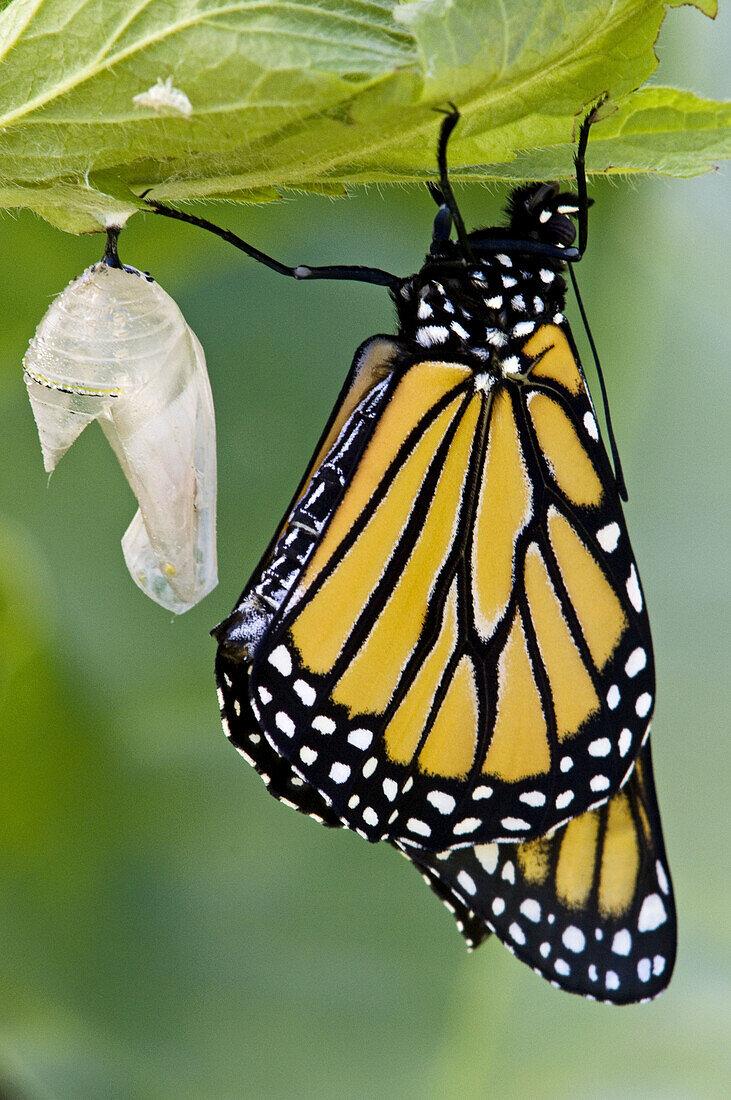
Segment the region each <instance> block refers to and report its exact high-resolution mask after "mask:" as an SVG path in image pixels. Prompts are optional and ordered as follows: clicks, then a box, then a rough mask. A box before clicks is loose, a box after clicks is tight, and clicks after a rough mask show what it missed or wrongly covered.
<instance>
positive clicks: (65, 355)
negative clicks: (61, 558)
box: [24, 229, 218, 614]
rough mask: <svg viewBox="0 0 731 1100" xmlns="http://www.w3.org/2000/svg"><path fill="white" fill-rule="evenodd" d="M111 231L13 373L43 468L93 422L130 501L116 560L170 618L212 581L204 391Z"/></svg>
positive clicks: (196, 364) (212, 442)
mask: <svg viewBox="0 0 731 1100" xmlns="http://www.w3.org/2000/svg"><path fill="white" fill-rule="evenodd" d="M117 235H118V230H116V229H111V230H109V231H108V244H107V250H106V252H105V254H104V258H103V259H102V261H101V262H100V263H97V264H93V265H92V266H91V267H89V268H87V270H86V271H84V272H83V274H82V275H80V276H79V277H78V278H77V279H75V280H74V281H73V282H72V283H70V284H69V286H67V287H66V289H65V290H64V291H63V292H62V293H61V294H60V295H59V296H58V297H57V298H56V299H55V300H54V301H53V303H52V304H51V306H50V308H49V310H48V312H47V313H46V315H45V317H44V318H43V320H42V321H41V323H40V324H39V326H38V328H37V330H36V334H35V336H34V338H33V339H32V340H31V342H30V347H29V348H28V351H27V353H26V356H25V359H24V367H25V381H26V385H27V387H28V394H29V397H30V403H31V407H32V409H33V415H34V417H35V421H36V425H37V427H38V434H39V436H40V441H41V448H42V451H43V463H44V466H45V468H46V470H48V471H49V472H50V471H51V470H53V469H54V468H55V466H56V464H57V463H58V461H59V459H60V458H62V456H63V455H64V454H65V452H66V451H67V450H68V448H69V447H70V446H71V444H72V443H73V442H74V440H75V439H76V438H77V437H78V436H79V435H80V434H81V432H82V431H83V430H84V428H85V427H86V425H87V424H89V423H91V421H92V420H98V421H99V424H100V425H101V427H102V430H103V431H104V434H105V435H106V437H107V439H108V440H109V443H110V444H111V446H112V448H113V450H114V453H115V454H116V456H117V458H118V459H119V463H120V465H121V467H122V469H123V471H124V473H125V476H126V478H127V480H128V481H129V483H130V485H131V487H132V490H133V492H134V494H135V496H136V497H137V500H138V501H139V509H138V511H137V512H136V514H135V516H134V518H133V520H132V522H131V523H130V525H129V527H128V528H127V531H126V532H125V534H124V537H123V538H122V550H123V552H124V557H125V561H126V563H127V568H128V569H129V571H130V574H131V575H132V578H133V580H134V581H135V583H136V584H137V585H139V587H140V588H141V589H142V591H143V592H145V593H146V594H147V595H148V596H150V597H151V598H152V599H153V600H155V601H156V602H157V603H159V604H161V605H162V606H163V607H165V608H168V609H169V610H170V611H174V612H176V613H177V614H181V613H182V612H183V611H187V610H188V609H189V608H190V607H193V606H194V605H195V604H196V603H198V602H199V600H201V599H203V597H204V596H205V595H207V593H208V592H210V591H211V589H212V588H214V587H215V586H216V584H217V582H218V576H217V569H216V428H215V419H214V412H213V398H212V396H211V387H210V383H209V381H208V374H207V371H206V361H205V356H204V354H203V349H202V348H201V345H200V343H199V342H198V339H197V337H196V336H195V333H194V332H192V331H191V329H190V328H189V327H188V325H187V323H186V321H185V318H184V317H183V315H182V313H181V312H180V310H179V309H178V307H177V305H176V304H175V302H174V301H173V300H172V298H171V297H170V296H169V295H168V294H166V293H165V291H164V290H163V289H162V288H161V287H159V286H158V285H157V283H156V282H154V280H153V279H151V278H150V276H149V275H146V274H144V273H142V272H140V271H137V270H136V269H135V268H133V267H126V266H122V265H121V264H120V263H119V259H118V257H117V251H116V238H117Z"/></svg>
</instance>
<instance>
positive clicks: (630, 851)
mask: <svg viewBox="0 0 731 1100" xmlns="http://www.w3.org/2000/svg"><path fill="white" fill-rule="evenodd" d="M405 854H406V855H408V857H409V858H410V859H411V860H412V861H413V862H414V864H415V866H416V867H417V868H418V869H419V870H420V871H421V872H422V874H423V875H424V877H425V878H426V880H427V882H428V883H429V885H430V886H431V887H432V889H433V890H434V891H435V892H436V893H437V895H438V896H439V897H440V898H442V900H444V901H445V904H447V906H448V908H449V909H450V910H451V911H452V912H455V915H456V916H457V920H458V924H459V925H460V930H461V931H462V933H463V935H464V936H465V938H466V939H467V941H468V943H469V944H470V945H471V946H473V947H474V946H477V945H478V944H479V943H480V942H481V941H482V939H483V938H484V936H485V935H487V934H489V933H490V932H494V933H495V934H496V935H497V936H498V937H499V938H500V939H501V940H502V941H503V942H504V943H505V945H506V946H507V947H508V948H509V949H510V951H512V953H513V954H514V955H516V956H517V958H519V959H520V960H521V961H522V962H525V963H527V964H528V965H529V966H530V967H532V968H533V969H534V970H535V971H536V972H537V973H538V974H540V975H541V976H542V977H544V978H547V979H548V980H549V981H551V982H553V983H554V984H555V985H557V986H559V987H560V988H561V989H565V990H567V991H569V992H571V993H580V994H583V995H584V996H590V997H593V998H595V999H596V1000H600V1001H611V1002H613V1003H615V1004H633V1003H636V1002H638V1001H645V1000H649V999H651V998H652V997H656V996H657V995H658V994H659V993H661V992H662V991H663V990H664V989H665V988H666V986H667V985H668V983H669V982H670V977H671V975H672V971H673V965H674V962H675V947H676V936H677V927H676V920H675V905H674V901H673V891H672V883H671V880H670V872H669V870H668V863H667V859H666V856H665V848H664V844H663V837H662V828H661V825H660V815H659V811H658V806H657V799H656V796H655V787H654V782H653V775H652V760H651V756H650V743H649V740H648V741H647V742H646V744H645V747H644V748H643V749H642V751H641V754H640V757H639V760H638V762H637V764H636V766H635V769H634V771H633V772H632V775H631V776H630V778H629V780H628V782H627V784H626V785H625V786H624V787H623V788H622V790H621V791H619V792H618V793H617V794H615V795H613V796H612V798H611V799H610V800H609V801H608V802H606V803H605V804H604V805H603V806H602V807H600V808H599V809H596V810H590V811H587V812H586V813H584V814H581V815H580V816H579V817H576V818H574V819H573V820H572V821H570V822H569V823H568V825H564V826H563V827H562V828H561V829H559V830H558V831H557V832H555V833H554V834H553V835H552V836H551V837H550V838H549V837H542V838H539V839H537V840H533V841H529V842H528V843H525V844H483V845H478V846H476V847H474V848H461V849H459V850H458V851H451V852H444V853H441V854H439V855H435V854H434V853H424V852H421V853H415V852H414V851H413V849H409V850H408V851H407V852H406V853H405Z"/></svg>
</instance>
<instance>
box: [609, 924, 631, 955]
mask: <svg viewBox="0 0 731 1100" xmlns="http://www.w3.org/2000/svg"><path fill="white" fill-rule="evenodd" d="M631 950H632V936H631V935H630V932H629V929H628V928H620V930H619V932H615V934H614V939H613V940H612V951H613V952H614V954H615V955H629V953H630V951H631Z"/></svg>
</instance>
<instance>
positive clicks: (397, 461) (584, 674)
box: [219, 319, 654, 850]
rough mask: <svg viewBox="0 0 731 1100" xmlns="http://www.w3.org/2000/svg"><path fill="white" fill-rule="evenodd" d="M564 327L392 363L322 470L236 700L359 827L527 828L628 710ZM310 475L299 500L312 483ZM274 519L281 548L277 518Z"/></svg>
mask: <svg viewBox="0 0 731 1100" xmlns="http://www.w3.org/2000/svg"><path fill="white" fill-rule="evenodd" d="M561 321H562V323H561V324H557V323H552V324H545V325H543V326H540V327H539V328H537V329H536V331H535V333H534V335H533V336H532V337H531V338H530V339H529V340H521V341H520V346H519V348H518V349H517V352H516V354H515V355H513V356H512V357H509V358H510V359H512V360H513V361H514V362H507V367H506V369H505V371H504V374H503V377H502V379H501V380H497V381H496V380H495V379H493V378H491V377H488V375H486V374H480V373H479V372H477V371H476V370H475V369H474V367H473V366H471V365H470V364H467V363H463V362H460V361H455V362H450V361H445V362H442V361H439V360H430V359H425V358H421V359H418V360H417V361H415V362H414V361H412V362H409V361H408V358H405V361H402V364H401V365H400V367H399V369H398V370H396V371H394V373H393V375H392V376H391V377H389V378H388V379H387V380H385V381H383V382H381V383H379V386H380V387H381V388H380V391H379V392H378V393H376V391H377V390H378V386H374V387H373V389H372V390H371V391H367V392H366V393H365V396H364V397H363V398H362V400H361V406H359V407H358V408H356V410H355V412H354V413H353V414H351V419H350V420H346V422H345V425H344V427H343V429H342V431H341V436H340V437H339V438H338V439H337V440H336V441H335V442H334V443H333V446H332V449H331V451H330V452H329V455H328V457H327V459H326V460H324V461H323V462H322V463H321V465H322V466H328V467H329V468H332V469H336V470H340V471H342V469H343V468H344V467H347V468H348V477H347V483H345V484H343V486H342V488H340V487H338V488H337V492H334V493H332V494H331V498H330V500H331V510H330V511H329V513H327V514H325V513H323V514H322V515H321V516H320V525H319V529H317V530H316V529H315V528H314V527H313V528H312V531H311V532H310V533H311V535H312V541H311V543H310V544H309V545H308V546H307V547H306V549H305V552H304V554H303V556H302V558H301V560H299V561H298V562H297V563H296V565H295V566H293V573H292V580H291V583H290V584H289V587H288V590H287V592H286V594H285V595H284V596H283V598H282V599H281V604H280V606H279V607H278V608H277V609H276V610H275V612H274V616H273V618H272V621H271V624H270V625H269V626H268V628H267V630H266V632H265V634H264V637H263V638H262V642H261V645H260V646H259V647H258V648H257V650H256V653H255V655H254V662H253V668H252V673H251V678H250V689H251V702H252V706H253V707H254V710H255V713H258V715H259V721H260V723H261V726H262V729H263V731H264V733H265V734H266V736H267V737H268V738H269V740H270V742H271V743H272V745H274V747H275V748H276V750H277V751H278V752H279V753H280V754H282V755H284V756H286V757H287V758H288V759H289V760H290V761H291V762H292V763H293V765H294V766H295V767H296V769H297V770H298V771H300V772H301V774H302V775H303V777H304V778H305V779H306V780H307V782H308V783H310V784H311V785H312V786H314V787H315V788H317V789H318V790H319V791H321V792H322V794H323V795H324V797H325V799H326V801H328V802H330V803H331V804H332V806H333V810H334V812H335V813H336V814H337V815H338V816H339V817H340V818H341V820H343V822H344V823H345V824H347V825H348V826H349V827H352V828H354V829H356V830H357V831H358V832H360V833H361V834H362V835H365V836H367V837H368V838H369V839H373V840H376V839H383V838H387V839H395V840H397V841H399V840H404V841H405V842H406V843H412V844H413V843H416V844H420V845H422V846H423V847H424V848H426V849H427V850H441V849H444V848H447V847H455V846H458V845H471V844H473V843H475V842H478V841H492V840H496V839H499V840H508V839H513V838H516V839H527V838H530V837H532V836H538V835H542V834H543V833H545V832H546V831H548V830H549V829H551V828H554V827H555V826H557V825H558V824H560V823H561V822H562V821H564V820H566V819H567V818H568V817H569V816H573V815H575V814H577V813H580V812H583V811H584V810H586V809H587V808H588V807H589V806H591V805H593V804H596V803H599V802H601V801H603V800H606V799H607V798H608V797H609V796H610V795H611V794H612V792H613V791H615V790H617V789H618V788H619V785H620V783H621V781H622V779H623V778H624V777H625V775H626V774H627V771H628V770H629V768H630V767H631V764H632V761H633V759H634V757H635V754H636V753H637V751H638V749H639V745H640V744H641V741H642V737H643V736H644V733H645V730H646V728H647V725H648V723H649V719H650V715H651V710H652V699H653V694H654V685H653V682H652V650H651V642H650V635H649V627H648V625H647V618H646V614H645V611H644V606H643V603H642V595H641V590H640V588H639V580H638V579H637V572H636V567H635V566H634V562H633V559H632V555H631V550H630V547H629V542H628V539H627V534H626V528H625V525H624V520H623V516H622V512H621V506H620V503H619V499H618V496H617V493H616V489H615V487H614V482H613V480H612V477H611V470H610V468H609V464H608V461H607V458H606V455H605V452H604V449H603V446H602V444H601V442H600V440H599V437H598V430H597V429H596V420H595V419H594V413H593V408H592V405H591V401H590V398H589V396H588V391H587V389H586V385H585V382H584V379H583V374H582V372H581V368H580V366H579V364H578V359H577V357H576V353H575V350H574V348H573V344H572V343H571V342H570V334H568V326H567V325H566V324H565V322H563V319H561ZM534 327H535V326H534ZM504 362H505V361H504ZM510 372H512V374H514V375H515V377H513V376H512V374H511V373H510ZM374 394H375V397H374ZM376 398H377V400H376ZM363 405H367V406H369V411H368V412H367V414H366V415H365V417H364V416H363V415H362V414H361V413H360V412H359V408H362V406H363ZM359 416H360V420H361V422H365V423H366V424H367V432H362V433H361V435H363V436H364V437H365V436H366V435H367V438H365V441H362V440H361V442H360V443H359V447H360V450H359V452H358V456H357V459H356V460H355V461H353V458H352V456H353V452H354V448H353V446H352V444H351V440H350V436H352V435H353V432H352V431H351V428H352V421H353V418H355V419H356V420H357V418H358V417H359ZM349 426H350V427H349ZM348 462H350V465H349V466H348ZM317 476H318V474H317V470H315V472H314V473H313V475H312V478H311V481H310V484H309V487H305V489H304V491H303V492H302V494H301V497H300V500H299V503H298V505H297V507H298V508H300V510H304V512H308V511H312V510H313V507H314V505H315V504H316V503H319V504H322V502H323V501H326V500H327V499H328V494H327V492H326V491H325V489H323V488H322V486H321V485H320V484H319V483H317ZM338 494H339V495H338ZM283 530H284V531H285V534H283V535H282V540H284V539H285V538H290V539H291V540H293V541H295V540H299V541H302V525H301V523H300V522H299V521H298V520H297V519H296V518H295V513H294V512H293V513H292V514H291V515H290V522H289V528H287V525H285V528H284V529H283ZM280 546H281V540H280ZM275 553H276V551H275ZM219 637H220V635H219Z"/></svg>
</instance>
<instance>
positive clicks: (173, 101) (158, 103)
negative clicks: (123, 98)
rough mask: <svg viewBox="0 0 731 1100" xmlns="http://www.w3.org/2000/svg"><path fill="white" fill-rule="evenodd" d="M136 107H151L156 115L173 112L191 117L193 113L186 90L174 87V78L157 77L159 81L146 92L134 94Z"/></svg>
mask: <svg viewBox="0 0 731 1100" xmlns="http://www.w3.org/2000/svg"><path fill="white" fill-rule="evenodd" d="M132 102H133V103H134V105H135V107H149V108H150V109H151V110H152V111H154V112H155V114H156V115H164V114H173V115H183V116H184V117H185V118H190V117H191V115H192V114H193V105H192V103H191V102H190V100H189V99H188V97H187V95H186V94H185V92H181V90H180V88H175V87H173V78H172V77H171V76H169V77H167V78H166V79H165V80H163V79H162V77H160V76H159V77H158V78H157V83H156V84H153V85H152V87H151V88H148V89H147V91H146V92H140V93H139V95H136V96H132Z"/></svg>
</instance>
